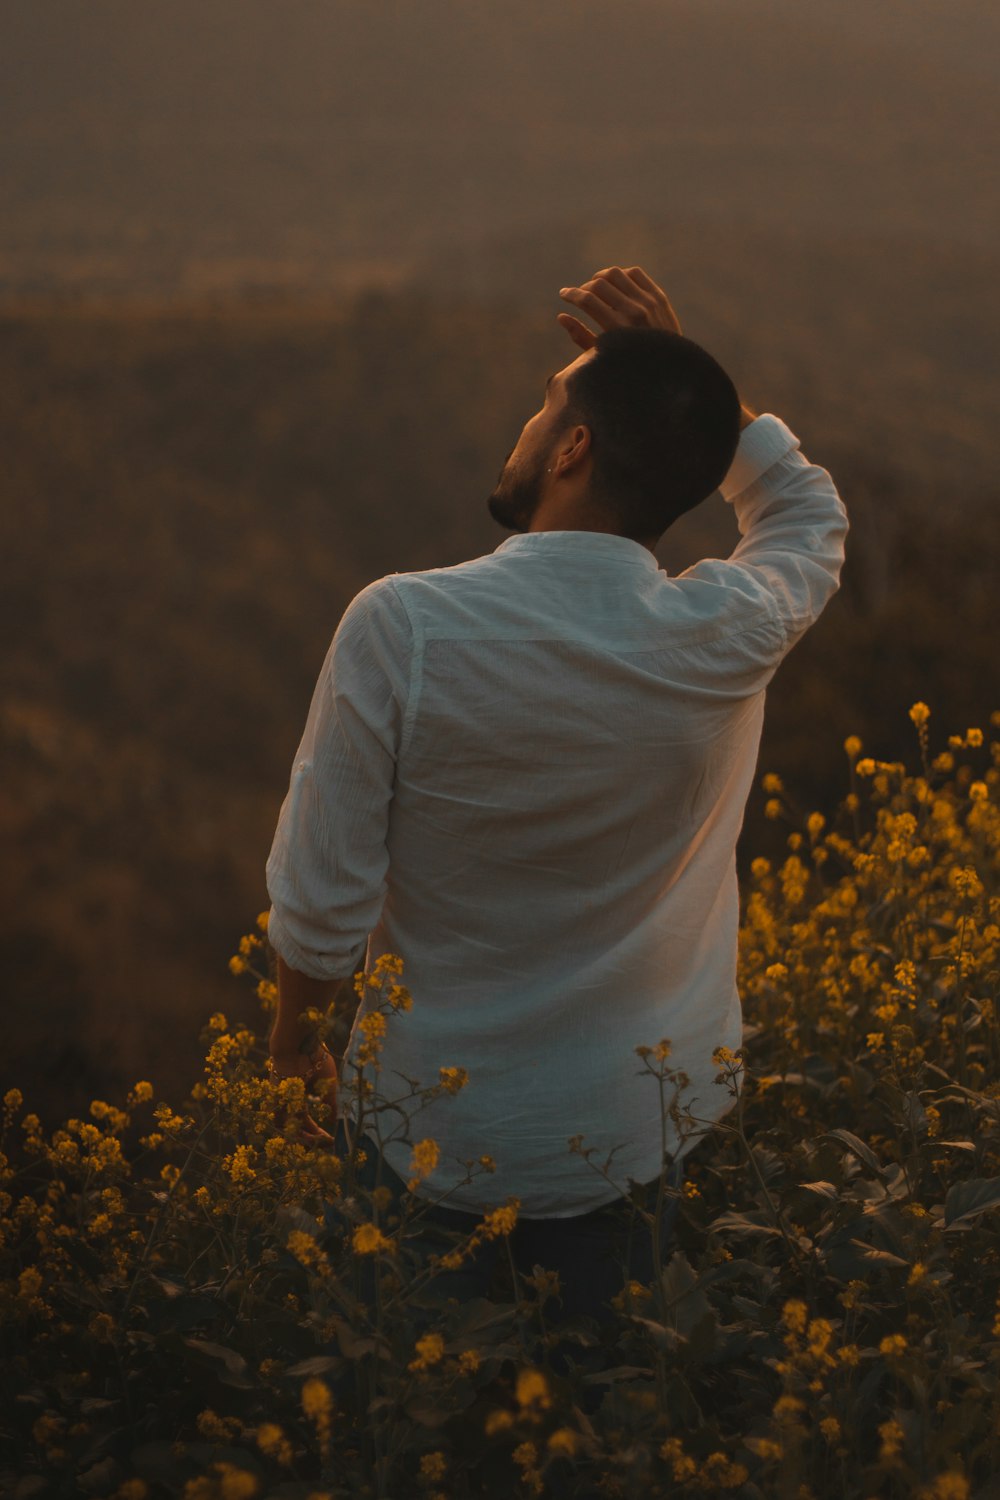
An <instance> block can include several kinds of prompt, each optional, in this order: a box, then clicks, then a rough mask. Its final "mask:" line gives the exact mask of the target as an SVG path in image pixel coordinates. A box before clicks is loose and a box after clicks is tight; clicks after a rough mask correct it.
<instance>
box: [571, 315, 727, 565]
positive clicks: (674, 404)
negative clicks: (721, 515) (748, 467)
mask: <svg viewBox="0 0 1000 1500" xmlns="http://www.w3.org/2000/svg"><path fill="white" fill-rule="evenodd" d="M566 393H567V401H568V406H567V409H566V424H567V425H570V424H571V423H573V422H582V423H584V424H585V425H586V426H587V427H589V429H590V435H591V454H592V456H593V463H594V469H593V481H592V492H593V497H594V500H595V501H596V502H597V503H598V504H599V505H600V506H601V508H602V509H603V510H606V511H608V512H609V513H610V514H611V515H613V516H614V518H615V520H616V521H617V523H618V526H619V529H620V531H621V533H622V534H623V535H625V536H628V537H631V538H632V539H633V540H635V541H643V542H645V541H651V540H653V539H654V538H658V537H660V536H662V534H663V532H664V531H666V529H667V527H668V526H670V525H671V524H672V523H673V522H674V521H676V519H677V517H678V516H682V515H683V514H684V512H685V511H688V510H691V509H693V507H694V506H696V505H698V504H700V502H701V501H702V500H705V499H706V498H707V497H708V496H709V495H711V494H712V492H713V491H714V490H716V489H718V487H719V485H720V484H721V483H722V480H723V479H724V478H725V476H726V473H727V472H728V470H729V466H730V465H731V463H732V461H733V458H734V456H735V453H736V447H737V444H738V443H739V436H740V399H739V396H738V395H737V393H736V388H735V386H734V385H733V382H732V381H731V380H730V378H729V376H728V375H727V374H726V372H725V370H724V369H723V368H722V366H721V365H720V364H719V363H718V362H717V361H716V360H715V359H713V358H712V356H711V355H710V354H709V353H708V352H707V350H705V349H703V348H702V347H701V345H700V344H696V343H694V341H693V340H692V339H689V338H685V337H684V335H683V334H680V333H668V332H667V331H666V329H662V328H612V329H609V330H607V332H605V333H602V334H600V335H599V336H598V339H597V344H596V353H595V354H594V356H593V358H592V359H589V360H587V361H586V362H585V363H584V364H582V365H580V366H579V368H578V369H576V370H574V372H573V374H572V375H571V376H569V377H568V379H567V381H566Z"/></svg>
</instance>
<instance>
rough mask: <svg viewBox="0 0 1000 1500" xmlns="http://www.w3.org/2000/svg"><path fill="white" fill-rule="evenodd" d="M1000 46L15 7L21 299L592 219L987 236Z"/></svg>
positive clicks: (399, 258)
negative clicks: (40, 289)
mask: <svg viewBox="0 0 1000 1500" xmlns="http://www.w3.org/2000/svg"><path fill="white" fill-rule="evenodd" d="M998 55H1000V9H998V8H997V7H996V6H995V5H992V4H986V3H979V0H935V3H927V0H919V3H918V0H877V3H875V4H872V3H871V0H835V3H831V4H819V3H814V0H655V3H654V0H615V3H614V4H611V5H608V4H607V3H606V0H600V3H597V0H552V3H548V4H546V3H544V0H530V3H527V0H409V3H400V0H357V3H355V0H171V3H170V4H162V3H159V0H144V3H142V4H141V5H136V4H134V3H133V0H90V3H88V4H87V5H85V6H82V5H80V4H79V3H78V0H32V3H31V4H12V3H10V0H8V3H7V5H6V6H5V7H4V10H3V45H2V47H0V165H2V175H0V211H2V218H3V223H4V225H5V230H4V234H3V238H2V240H0V286H2V287H4V288H6V290H8V291H11V290H16V288H17V287H18V286H21V285H38V284H42V283H45V282H47V281H55V282H58V280H59V279H60V278H67V279H69V280H71V281H73V280H76V281H79V282H81V283H83V282H86V281H87V280H88V278H89V279H92V280H97V281H100V280H101V279H102V278H103V280H104V281H105V282H107V283H108V284H109V285H111V284H121V285H125V284H127V283H129V282H134V283H136V284H141V283H142V282H143V281H144V280H148V281H149V282H150V283H151V284H152V285H166V284H168V283H169V282H170V281H171V280H172V279H173V280H176V279H178V278H180V279H182V280H183V278H184V277H185V276H187V275H190V274H191V269H192V267H193V266H201V267H203V268H204V267H206V266H210V265H212V264H216V265H217V266H219V267H220V268H221V270H220V275H222V276H228V277H230V278H232V279H235V280H239V278H240V276H241V275H259V274H261V268H262V267H264V266H271V267H273V268H277V269H276V270H275V274H276V275H278V277H279V279H280V277H281V276H282V275H283V276H285V277H287V278H288V279H290V280H295V279H296V278H304V279H306V280H308V279H310V278H313V277H322V275H323V268H324V265H327V266H329V265H332V264H334V263H336V264H338V265H343V266H348V265H354V266H362V265H365V264H368V265H370V266H374V267H378V266H380V265H381V266H382V267H383V268H388V267H391V266H397V267H399V268H400V269H408V268H410V267H411V266H412V265H413V264H415V263H420V262H421V261H425V260H426V259H427V257H428V256H431V257H432V256H433V254H434V253H435V250H436V249H440V248H442V247H445V246H453V245H454V244H455V243H456V242H459V243H462V242H472V241H475V240H476V239H477V238H481V237H486V238H489V237H490V236H495V235H502V234H504V233H507V232H509V231H510V230H511V229H512V228H513V229H517V230H523V231H530V230H532V229H535V228H538V229H544V228H545V227H546V226H550V225H551V226H555V225H559V224H563V223H567V222H570V221H574V220H580V219H584V218H586V217H587V216H588V215H598V216H609V215H612V216H613V215H616V214H633V215H634V214H653V215H658V216H662V215H663V214H664V213H669V214H670V215H671V216H673V217H675V218H677V219H683V218H684V217H686V216H687V217H702V218H704V217H705V216H720V217H723V218H726V219H727V220H729V221H731V222H732V223H734V224H736V225H738V224H739V223H740V222H741V221H745V222H753V223H754V224H755V225H757V226H758V227H759V226H760V225H761V224H762V223H767V224H773V226H774V228H775V230H776V231H781V230H783V229H788V228H790V229H802V228H805V229H816V230H820V231H831V232H843V233H858V232H861V233H867V232H872V231H874V232H880V233H881V232H884V233H887V234H890V235H898V236H903V237H905V236H912V235H917V236H920V237H921V238H926V239H930V240H939V241H948V242H949V243H951V244H952V245H955V244H967V245H970V246H977V245H978V246H980V247H986V246H989V245H993V244H995V243H996V240H997V236H998V233H1000V193H998V189H997V186H996V181H997V174H996V171H995V163H996V159H997V154H998V146H1000V139H998V136H1000V125H998V118H1000V116H998V112H997V110H996V108H995V59H996V57H997V56H998ZM282 268H283V269H282Z"/></svg>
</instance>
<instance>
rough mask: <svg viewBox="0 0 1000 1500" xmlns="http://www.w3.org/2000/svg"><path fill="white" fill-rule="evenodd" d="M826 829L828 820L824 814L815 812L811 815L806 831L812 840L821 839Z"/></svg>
mask: <svg viewBox="0 0 1000 1500" xmlns="http://www.w3.org/2000/svg"><path fill="white" fill-rule="evenodd" d="M825 827H826V819H825V818H824V816H823V814H822V813H819V812H814V813H810V814H809V817H808V819H807V821H806V830H807V831H808V834H809V837H810V838H811V839H816V838H819V836H820V834H821V833H822V832H823V829H824V828H825Z"/></svg>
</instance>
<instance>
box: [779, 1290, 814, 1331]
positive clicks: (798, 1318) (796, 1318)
mask: <svg viewBox="0 0 1000 1500" xmlns="http://www.w3.org/2000/svg"><path fill="white" fill-rule="evenodd" d="M808 1311H809V1309H808V1308H807V1307H806V1305H805V1303H804V1302H802V1301H801V1300H800V1299H799V1298H798V1297H791V1298H789V1300H788V1301H787V1302H786V1303H785V1305H784V1307H783V1308H782V1309H781V1321H782V1322H783V1323H784V1324H785V1326H786V1328H790V1329H791V1330H792V1332H793V1333H802V1332H803V1331H804V1329H805V1326H806V1317H807V1315H808Z"/></svg>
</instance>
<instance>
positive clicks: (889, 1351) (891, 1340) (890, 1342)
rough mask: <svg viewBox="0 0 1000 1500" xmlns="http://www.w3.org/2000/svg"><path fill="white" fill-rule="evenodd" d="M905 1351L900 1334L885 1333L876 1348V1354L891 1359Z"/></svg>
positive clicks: (902, 1337) (904, 1342) (903, 1338)
mask: <svg viewBox="0 0 1000 1500" xmlns="http://www.w3.org/2000/svg"><path fill="white" fill-rule="evenodd" d="M905 1349H906V1339H905V1337H904V1336H903V1334H901V1333H887V1334H886V1336H885V1338H884V1339H883V1340H882V1342H881V1343H880V1344H879V1346H878V1352H879V1353H880V1354H884V1355H886V1357H887V1358H892V1357H893V1356H894V1355H897V1354H902V1353H903V1352H904V1350H905Z"/></svg>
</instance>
